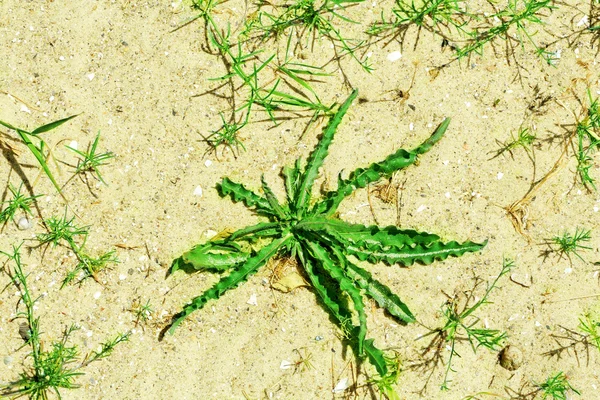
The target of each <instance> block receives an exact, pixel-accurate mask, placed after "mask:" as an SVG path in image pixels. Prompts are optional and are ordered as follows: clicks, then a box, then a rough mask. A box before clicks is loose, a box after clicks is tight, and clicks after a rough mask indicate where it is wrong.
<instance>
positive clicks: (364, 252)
mask: <svg viewBox="0 0 600 400" xmlns="http://www.w3.org/2000/svg"><path fill="white" fill-rule="evenodd" d="M486 244H487V241H485V242H484V243H474V242H470V241H467V242H464V243H458V242H456V241H452V242H448V243H443V242H441V241H438V242H433V243H430V244H425V245H421V244H419V245H415V246H414V247H410V246H405V247H403V248H401V249H399V248H396V247H394V246H390V247H389V248H387V249H385V248H381V247H379V246H371V247H369V246H367V248H360V247H357V246H348V247H346V251H347V252H348V253H350V254H352V255H354V256H356V257H357V258H358V259H359V260H361V261H365V260H366V261H369V262H370V263H377V262H384V263H386V264H388V265H391V264H399V265H402V266H404V267H409V266H411V265H413V264H414V263H415V262H419V263H421V264H424V265H429V264H431V263H433V261H435V260H438V261H443V260H445V259H446V258H448V257H449V256H453V257H459V256H462V255H463V254H464V253H466V252H475V251H479V250H481V249H482V248H483V247H484V246H485V245H486Z"/></svg>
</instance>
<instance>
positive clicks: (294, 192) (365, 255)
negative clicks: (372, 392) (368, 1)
mask: <svg viewBox="0 0 600 400" xmlns="http://www.w3.org/2000/svg"><path fill="white" fill-rule="evenodd" d="M357 94H358V92H357V91H356V90H355V91H354V92H352V94H351V95H350V96H349V97H348V99H347V100H346V101H345V102H344V103H343V104H342V105H341V106H340V108H339V109H338V111H337V112H336V114H335V115H334V116H333V117H332V118H331V119H330V121H329V123H328V125H327V126H326V127H325V129H324V131H323V135H322V137H321V139H320V141H319V143H318V144H317V146H316V147H315V149H314V150H313V152H312V153H311V155H310V156H309V158H308V161H307V164H306V166H305V167H304V168H303V165H302V164H303V163H302V162H301V160H300V159H298V160H297V161H296V163H295V165H294V166H293V167H285V168H283V172H282V173H283V177H284V180H285V191H286V194H287V203H284V204H282V203H280V202H279V200H278V199H277V198H276V197H275V195H274V194H273V192H272V190H271V189H270V188H269V186H268V185H267V183H266V182H265V181H264V179H263V180H262V189H263V192H264V195H259V194H257V193H255V192H253V191H251V190H248V189H247V188H245V187H244V186H243V185H242V184H239V183H235V182H233V181H231V180H230V179H229V178H223V180H222V181H221V183H220V185H218V190H219V192H220V194H221V196H230V197H231V199H232V200H233V201H234V202H240V201H241V202H243V203H244V204H245V205H246V206H247V207H251V208H253V209H254V210H255V211H256V212H257V213H258V214H259V215H262V216H264V217H266V218H268V220H269V221H268V222H260V223H258V224H256V225H254V226H249V227H246V228H243V229H240V230H238V231H236V232H234V233H232V234H230V235H228V236H227V237H226V238H223V239H216V238H215V239H213V240H210V241H208V242H206V243H202V244H199V245H197V246H195V247H194V248H192V249H191V250H190V251H188V252H186V253H184V254H183V255H182V256H181V257H179V258H177V259H176V260H174V261H173V264H172V266H171V269H170V271H169V272H170V273H174V272H175V271H177V270H179V269H182V270H184V271H186V272H193V271H212V272H228V274H226V275H225V276H223V277H222V278H221V279H220V280H219V281H218V282H217V283H216V284H215V285H214V286H213V287H212V288H210V289H208V290H206V291H205V292H204V293H203V294H201V295H200V296H197V297H195V298H194V299H192V300H191V303H189V304H187V305H186V306H185V307H184V308H183V310H182V311H181V312H180V313H178V314H176V315H174V316H173V319H172V322H171V324H170V326H169V327H167V329H168V331H169V332H170V333H171V334H172V333H174V331H175V329H176V328H177V326H178V325H179V324H180V323H181V322H182V321H183V320H184V319H185V318H187V316H189V315H190V314H191V313H193V312H194V311H196V310H199V309H201V308H203V307H204V306H205V305H206V304H207V302H209V301H210V300H216V299H218V298H219V297H221V295H223V294H224V293H225V292H227V291H228V290H230V289H233V288H235V287H237V286H238V285H239V284H241V283H242V282H244V281H245V280H247V279H248V277H249V276H250V275H252V274H254V273H255V272H256V271H257V270H258V269H259V268H260V267H261V266H263V265H265V264H266V263H267V262H268V260H269V259H271V258H272V257H274V256H275V255H277V254H279V255H280V256H284V255H285V256H290V257H294V258H297V259H298V260H299V264H301V265H302V266H303V269H304V272H305V274H306V276H307V277H308V281H309V282H310V283H311V284H312V287H313V289H314V291H315V292H316V294H317V296H318V297H319V298H320V300H321V303H322V305H323V306H324V307H325V309H326V310H327V311H328V312H329V313H330V314H331V316H332V318H333V319H334V320H335V321H336V322H337V324H338V325H339V327H340V329H341V331H342V334H343V336H344V337H345V338H346V339H347V341H348V342H349V343H350V344H351V346H352V347H353V348H354V350H355V354H356V355H357V356H358V357H360V358H364V357H368V359H369V361H370V362H371V364H373V365H374V366H375V368H376V370H377V372H378V374H379V375H380V376H381V377H386V376H389V373H390V369H388V362H387V361H386V359H385V358H384V356H383V352H382V351H381V350H379V349H378V348H377V347H375V345H374V344H373V341H374V340H373V339H368V340H367V339H366V335H367V324H366V312H365V307H364V302H363V299H362V296H363V294H366V295H367V296H368V297H370V298H372V299H374V300H375V301H376V302H377V303H378V304H379V306H381V307H383V308H385V309H386V310H387V311H388V312H389V313H390V314H391V315H392V316H393V317H395V318H396V319H397V320H398V321H400V322H402V323H409V322H413V321H415V317H414V316H413V314H412V313H411V311H410V310H409V309H408V307H407V306H406V305H405V304H404V303H403V302H402V301H401V300H400V298H399V297H398V296H397V295H395V294H394V293H392V291H391V290H390V289H389V288H388V287H387V286H385V285H384V284H382V283H381V282H379V281H377V280H375V279H374V278H373V277H372V276H371V274H370V273H369V272H368V271H366V270H364V269H363V268H361V267H359V266H357V265H355V264H354V263H353V262H351V261H350V259H349V258H348V256H353V257H356V258H357V259H359V260H361V261H368V262H371V263H376V262H384V263H386V264H389V265H393V264H397V265H401V266H410V265H412V264H414V263H415V262H419V263H422V264H431V263H433V262H434V261H435V260H444V259H446V258H447V257H449V256H461V255H463V254H464V253H465V252H474V251H478V250H480V249H481V248H483V247H484V246H485V243H483V244H478V243H473V242H470V241H468V242H464V243H462V244H460V243H457V242H455V241H452V242H448V243H444V242H442V241H441V240H440V238H439V236H437V235H434V234H429V233H421V232H417V231H414V230H410V229H399V228H397V227H395V226H389V227H386V228H379V227H377V226H363V225H359V224H350V223H347V222H344V221H342V220H339V219H337V218H334V215H335V212H336V209H337V208H338V206H339V204H340V203H341V202H342V200H343V199H344V198H346V197H347V196H349V195H350V194H351V193H352V192H354V191H355V190H356V189H360V188H364V187H366V186H367V185H369V184H370V183H372V182H376V181H378V180H379V179H381V178H386V177H389V176H391V175H392V174H393V173H394V172H395V171H397V170H400V169H403V168H406V167H408V166H409V165H411V164H414V163H415V162H416V161H417V158H418V156H419V155H421V154H423V153H425V152H427V151H429V149H431V147H432V146H433V145H434V144H435V143H437V142H438V141H439V140H440V139H441V138H442V135H443V134H444V132H445V131H446V129H447V127H448V124H449V123H450V120H449V119H445V120H444V121H443V122H442V123H441V124H440V126H439V127H438V128H437V129H436V130H435V132H434V133H433V135H432V136H431V137H430V138H429V139H427V140H426V141H425V142H424V143H422V144H421V145H420V146H418V147H417V148H415V149H414V150H412V151H406V150H403V149H399V150H398V151H396V152H395V153H394V154H391V155H390V156H388V157H387V158H386V159H385V160H383V161H381V162H376V163H373V164H371V165H370V166H369V167H367V168H358V169H356V170H355V171H354V172H352V173H351V174H350V175H349V177H348V178H347V179H343V178H342V177H341V176H340V177H339V178H338V188H337V190H335V191H330V192H328V193H326V194H325V195H324V197H323V198H322V199H320V200H318V201H315V202H311V197H312V189H313V184H314V182H315V179H316V177H317V174H318V170H319V168H320V167H321V166H322V164H323V161H324V159H325V157H326V156H327V153H328V148H329V145H330V144H331V142H332V140H333V137H334V134H335V131H336V129H337V127H338V125H339V124H340V122H341V120H342V117H343V116H344V114H345V113H346V111H347V110H348V108H349V107H350V104H351V103H352V101H353V100H354V99H355V98H356V96H357ZM165 331H166V330H165Z"/></svg>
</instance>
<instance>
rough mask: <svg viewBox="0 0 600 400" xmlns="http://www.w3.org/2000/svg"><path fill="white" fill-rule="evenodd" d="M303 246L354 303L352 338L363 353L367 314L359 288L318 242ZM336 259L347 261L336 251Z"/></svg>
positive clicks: (359, 351)
mask: <svg viewBox="0 0 600 400" xmlns="http://www.w3.org/2000/svg"><path fill="white" fill-rule="evenodd" d="M304 245H305V248H306V249H307V250H308V252H309V253H310V254H311V256H312V257H313V258H314V259H315V260H316V261H317V262H319V263H320V266H321V268H322V269H324V270H325V271H326V272H327V273H328V274H329V275H330V276H331V278H333V279H334V280H335V281H337V282H338V284H339V286H340V289H341V290H343V291H344V293H347V294H348V295H349V296H350V298H351V299H352V302H353V304H354V310H355V311H356V313H357V314H358V322H359V326H358V329H353V330H352V333H353V334H354V335H355V336H356V337H355V338H352V339H354V340H356V344H357V345H358V354H359V356H360V357H362V356H363V355H364V349H363V346H364V340H365V337H366V335H367V315H366V314H365V308H364V303H363V300H362V295H361V294H360V290H359V289H358V288H357V287H356V286H355V285H354V282H353V281H352V280H351V279H348V277H347V276H346V273H345V272H344V269H343V268H342V267H340V266H339V265H338V264H337V263H336V262H335V261H334V260H333V259H332V258H331V257H330V255H329V252H328V251H327V250H326V249H325V248H324V247H322V246H321V245H320V244H319V243H316V242H313V241H306V242H305V243H304ZM337 256H338V259H337V260H336V261H338V262H340V263H341V264H342V265H343V264H345V263H347V262H348V261H347V260H346V258H345V257H344V256H343V255H342V254H341V253H337Z"/></svg>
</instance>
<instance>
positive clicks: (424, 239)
mask: <svg viewBox="0 0 600 400" xmlns="http://www.w3.org/2000/svg"><path fill="white" fill-rule="evenodd" d="M295 229H302V230H306V231H313V232H324V233H326V234H327V235H330V236H332V237H333V238H334V239H335V240H336V241H337V242H339V244H340V245H341V246H342V247H344V246H346V245H350V244H352V245H355V246H358V247H361V248H366V247H368V246H379V247H386V246H395V247H397V248H403V247H404V246H414V245H416V244H427V243H433V242H435V241H438V240H439V239H440V237H439V236H438V235H434V234H432V233H426V232H417V231H415V230H413V229H399V228H397V227H395V226H392V225H390V226H387V227H384V228H380V227H378V226H376V225H369V226H365V225H361V224H351V223H348V222H345V221H342V220H339V219H329V218H323V217H313V218H306V219H304V220H303V221H301V222H299V223H298V224H297V225H296V227H295Z"/></svg>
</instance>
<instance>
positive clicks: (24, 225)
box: [17, 217, 33, 231]
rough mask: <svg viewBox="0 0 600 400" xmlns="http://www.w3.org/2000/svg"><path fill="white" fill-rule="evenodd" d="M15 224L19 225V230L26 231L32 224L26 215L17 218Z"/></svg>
mask: <svg viewBox="0 0 600 400" xmlns="http://www.w3.org/2000/svg"><path fill="white" fill-rule="evenodd" d="M17 226H18V227H19V230H21V231H26V230H27V229H31V228H32V227H33V224H32V223H31V221H30V220H29V219H27V217H21V218H19V221H17Z"/></svg>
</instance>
